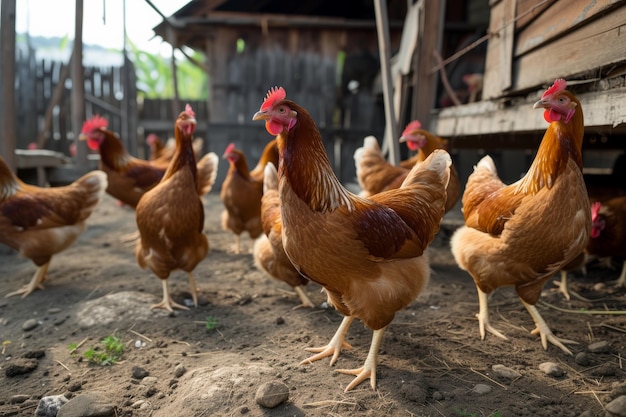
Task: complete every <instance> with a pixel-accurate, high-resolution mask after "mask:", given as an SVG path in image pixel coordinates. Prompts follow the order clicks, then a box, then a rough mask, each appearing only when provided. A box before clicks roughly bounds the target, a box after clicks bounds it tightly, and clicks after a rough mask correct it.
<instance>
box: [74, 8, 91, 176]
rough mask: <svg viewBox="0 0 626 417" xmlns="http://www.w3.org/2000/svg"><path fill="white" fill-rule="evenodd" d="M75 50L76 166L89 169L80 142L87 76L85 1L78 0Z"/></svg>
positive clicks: (83, 119) (85, 153) (85, 149)
mask: <svg viewBox="0 0 626 417" xmlns="http://www.w3.org/2000/svg"><path fill="white" fill-rule="evenodd" d="M74 27H75V29H74V50H73V52H72V54H73V59H72V61H71V62H72V131H73V132H74V141H75V142H76V150H77V154H76V166H77V167H78V168H80V169H83V170H86V169H87V146H86V145H85V143H84V142H83V141H80V140H78V136H79V135H80V129H81V127H82V126H83V122H84V121H85V75H84V73H83V0H76V20H75V22H74Z"/></svg>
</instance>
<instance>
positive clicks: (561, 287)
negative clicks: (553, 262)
mask: <svg viewBox="0 0 626 417" xmlns="http://www.w3.org/2000/svg"><path fill="white" fill-rule="evenodd" d="M554 285H556V288H555V290H556V291H558V292H560V293H561V294H563V296H564V297H565V299H566V300H567V301H569V300H570V295H569V288H568V286H567V271H564V270H562V269H561V281H554Z"/></svg>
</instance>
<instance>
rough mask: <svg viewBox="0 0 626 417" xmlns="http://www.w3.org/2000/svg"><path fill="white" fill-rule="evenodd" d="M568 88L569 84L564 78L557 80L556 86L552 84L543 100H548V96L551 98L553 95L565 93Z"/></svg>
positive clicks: (555, 81)
mask: <svg viewBox="0 0 626 417" xmlns="http://www.w3.org/2000/svg"><path fill="white" fill-rule="evenodd" d="M566 86H567V82H566V81H565V80H564V79H563V78H559V79H556V80H554V84H552V87H550V88H548V89H547V90H546V92H545V93H543V95H542V96H541V98H546V97H548V96H551V95H552V94H555V93H558V92H559V91H563V90H565V87H566Z"/></svg>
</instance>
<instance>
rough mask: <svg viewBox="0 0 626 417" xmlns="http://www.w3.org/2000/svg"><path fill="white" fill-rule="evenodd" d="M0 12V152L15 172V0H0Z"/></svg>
mask: <svg viewBox="0 0 626 417" xmlns="http://www.w3.org/2000/svg"><path fill="white" fill-rule="evenodd" d="M0 7H1V9H2V10H1V13H0V26H1V29H0V30H1V32H0V51H1V52H0V56H1V57H2V70H1V71H2V72H1V75H0V96H1V99H0V123H1V126H2V127H0V135H1V137H2V140H1V141H0V153H1V154H2V156H3V158H4V160H5V161H6V162H7V164H9V168H10V169H11V170H12V171H13V172H15V170H16V167H17V158H16V156H15V144H16V143H17V138H16V135H15V132H16V128H17V126H16V124H17V123H16V117H17V116H16V113H15V88H14V87H13V86H14V83H15V0H2V5H1V6H0Z"/></svg>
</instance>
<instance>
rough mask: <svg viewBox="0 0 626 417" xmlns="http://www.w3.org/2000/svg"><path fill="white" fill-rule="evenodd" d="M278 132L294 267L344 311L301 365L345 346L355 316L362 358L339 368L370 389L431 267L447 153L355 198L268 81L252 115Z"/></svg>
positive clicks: (314, 134) (315, 135) (312, 128)
mask: <svg viewBox="0 0 626 417" xmlns="http://www.w3.org/2000/svg"><path fill="white" fill-rule="evenodd" d="M253 119H254V120H265V121H266V123H265V127H266V129H267V131H268V132H269V133H270V134H271V135H272V136H276V135H278V136H277V139H278V150H279V155H280V161H279V169H278V180H279V186H278V190H279V195H280V201H281V218H282V223H283V232H282V238H283V239H282V241H283V245H284V249H285V252H286V253H287V256H288V257H289V259H290V260H291V262H292V264H293V265H294V266H295V268H296V269H297V270H298V271H299V272H300V273H301V274H302V275H303V276H305V277H307V278H309V279H310V280H312V281H314V282H317V283H318V284H320V285H322V286H323V287H324V289H325V291H326V294H327V296H328V302H329V304H331V305H333V306H334V307H335V308H336V309H337V310H339V311H340V312H341V313H342V314H344V315H345V318H344V319H343V321H342V323H341V325H340V326H339V328H338V330H337V332H336V333H335V336H334V337H333V338H332V339H331V341H330V342H329V343H328V345H326V346H324V347H320V348H312V349H309V351H311V352H314V353H316V354H315V355H313V356H311V357H309V358H308V359H305V360H304V361H303V362H302V364H305V363H309V362H312V361H316V360H319V359H321V358H324V357H328V356H332V358H331V365H333V364H334V363H335V362H336V360H337V358H338V357H339V354H340V351H341V349H342V348H344V347H348V346H349V345H348V343H347V342H346V341H345V335H346V332H347V331H348V328H349V327H350V324H351V323H352V321H353V320H354V319H355V318H359V319H361V320H362V321H363V322H364V323H365V324H366V325H367V326H368V327H369V328H371V329H372V330H373V336H372V343H371V346H370V350H369V353H368V355H367V359H366V360H365V363H364V365H363V366H362V367H361V368H359V369H352V370H347V369H343V370H340V371H339V372H342V373H345V374H350V375H354V376H355V378H354V379H353V380H352V382H351V383H350V384H349V385H348V386H347V387H346V391H349V390H351V389H352V388H354V387H355V386H357V385H358V384H360V383H361V382H363V381H366V380H367V379H369V380H370V384H371V386H372V388H374V389H375V388H376V365H377V362H378V348H379V346H380V343H381V341H382V337H383V334H384V332H385V329H386V328H387V326H388V325H389V323H390V322H391V321H392V320H393V317H394V315H395V313H396V311H398V310H400V309H402V308H404V307H405V306H407V305H408V304H409V303H411V302H412V301H413V300H414V299H415V297H417V295H418V294H419V293H420V292H421V291H422V289H423V288H424V287H425V285H426V283H427V281H428V279H429V274H430V269H429V265H428V259H427V255H426V253H425V251H426V248H427V246H428V244H429V243H430V242H431V241H432V239H433V237H434V235H435V233H437V231H438V230H439V225H440V222H441V218H442V216H443V212H444V205H445V201H446V186H447V183H448V179H449V172H450V169H449V167H450V164H451V160H450V155H448V153H447V152H445V151H443V150H438V151H436V152H434V153H433V154H432V155H431V156H430V157H429V158H427V159H426V161H424V163H423V164H419V165H416V167H415V168H414V169H413V170H412V171H411V172H410V173H409V175H408V176H407V178H406V179H405V181H404V183H403V184H402V186H401V187H400V188H398V189H395V190H390V191H387V192H383V193H379V194H375V195H373V196H371V197H369V199H365V198H360V197H358V196H356V195H354V194H352V193H350V192H349V191H348V190H346V189H345V188H344V187H343V186H342V185H341V183H340V182H339V179H338V178H337V176H336V175H335V174H334V172H333V170H332V166H331V164H330V161H329V159H328V156H327V155H326V151H325V148H324V144H323V142H322V138H321V135H320V132H319V130H318V128H317V126H316V125H315V122H314V121H313V119H312V118H311V116H310V115H309V113H308V112H307V111H306V110H305V109H304V108H302V107H301V106H299V105H298V104H296V103H294V102H293V101H290V100H287V99H286V93H285V90H284V89H283V88H282V87H281V88H274V89H272V90H270V91H269V92H268V94H267V96H266V98H265V100H264V102H263V105H262V106H261V108H260V110H259V111H258V112H257V113H256V114H255V115H254V117H253Z"/></svg>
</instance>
